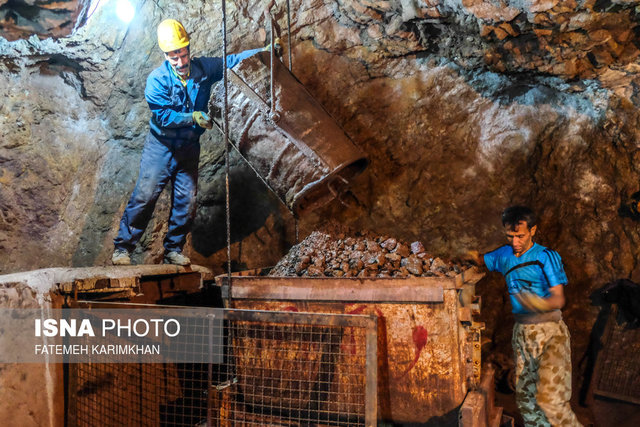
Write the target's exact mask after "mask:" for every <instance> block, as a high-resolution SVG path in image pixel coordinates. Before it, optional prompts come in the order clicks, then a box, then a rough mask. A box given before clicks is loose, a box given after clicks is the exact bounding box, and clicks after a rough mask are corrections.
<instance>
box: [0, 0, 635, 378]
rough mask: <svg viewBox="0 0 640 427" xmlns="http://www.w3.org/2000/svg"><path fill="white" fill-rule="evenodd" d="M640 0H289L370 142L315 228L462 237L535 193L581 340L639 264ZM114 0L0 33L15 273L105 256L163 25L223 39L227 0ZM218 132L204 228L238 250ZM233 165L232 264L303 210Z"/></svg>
mask: <svg viewBox="0 0 640 427" xmlns="http://www.w3.org/2000/svg"><path fill="white" fill-rule="evenodd" d="M280 3H282V4H278V5H277V7H276V8H274V9H273V11H274V14H275V17H276V19H277V22H278V23H279V26H280V27H281V31H282V35H283V42H284V44H285V46H286V41H287V38H286V14H285V9H284V2H280ZM636 3H637V2H634V1H624V0H618V1H595V0H590V1H573V0H571V1H562V2H560V1H557V0H540V1H535V0H531V1H517V2H509V5H508V6H505V5H504V4H502V3H501V2H497V1H491V0H427V1H420V2H419V1H412V0H407V1H400V2H383V1H379V2H378V1H365V0H362V1H348V2H342V1H339V2H331V1H322V0H310V1H293V2H292V3H291V10H292V14H291V18H292V21H291V22H292V27H291V30H292V45H293V72H294V73H295V75H296V76H297V77H298V78H299V79H300V81H301V82H302V83H303V84H304V85H305V86H306V87H307V89H308V90H309V91H310V92H311V93H312V94H313V96H315V97H316V98H317V99H318V100H319V101H320V102H321V103H322V104H323V105H324V106H325V108H326V109H327V110H328V111H329V113H331V114H332V115H333V117H334V118H335V119H336V121H337V122H338V123H339V124H340V125H341V126H342V127H343V128H344V129H345V131H346V132H347V134H349V135H350V136H351V138H352V139H353V140H354V142H355V143H356V144H357V145H358V146H359V147H361V148H362V150H363V151H364V152H366V153H367V154H368V156H369V159H370V162H371V163H370V166H369V168H368V170H367V171H366V172H365V173H364V174H363V175H362V176H360V177H359V178H358V179H357V180H356V182H355V185H354V187H353V190H352V191H353V194H354V195H355V197H356V198H357V200H358V203H357V206H355V207H351V208H349V209H345V208H344V207H343V206H342V205H340V204H339V203H337V202H336V203H332V204H331V205H329V206H327V207H326V208H323V209H321V210H319V211H317V212H314V213H312V214H310V215H308V216H306V217H304V218H302V219H301V220H300V221H299V224H298V225H299V229H300V238H303V237H304V236H305V235H306V234H308V233H309V232H310V231H311V230H313V229H315V227H316V226H317V224H319V223H320V222H322V221H323V220H324V219H326V218H329V217H332V218H337V219H338V220H340V221H341V222H343V223H345V224H348V225H351V226H353V227H355V228H366V229H371V230H374V231H376V232H378V233H381V234H388V235H391V236H395V237H397V238H401V239H406V240H409V241H414V240H420V241H422V242H423V243H424V245H425V247H427V248H428V250H430V251H432V252H434V253H436V254H442V255H446V256H449V257H455V256H458V255H460V254H462V253H464V251H465V250H466V249H470V248H476V249H479V250H489V249H492V248H494V247H496V246H498V245H500V244H502V243H503V236H502V233H501V227H500V224H499V213H500V211H501V210H502V209H503V208H504V207H505V206H507V205H509V204H512V203H525V204H528V205H530V206H532V207H533V208H534V209H535V210H536V211H537V212H538V213H539V215H540V227H539V229H540V231H539V235H538V241H539V242H540V243H542V244H544V245H548V246H550V247H552V248H554V249H555V250H557V251H558V252H559V253H560V254H561V255H562V257H563V260H564V262H565V266H566V268H567V273H568V276H569V278H570V284H569V286H568V287H567V290H566V293H567V296H568V304H567V307H566V309H565V317H566V318H567V319H568V324H569V327H570V329H571V330H572V331H573V332H574V334H573V335H574V337H573V351H574V359H576V358H579V357H581V355H582V354H584V352H585V351H586V347H587V344H588V332H589V330H590V328H591V325H592V323H593V320H594V319H595V316H596V314H597V312H598V307H595V306H593V305H591V304H590V298H589V297H590V295H591V293H592V292H593V291H594V290H595V289H597V288H599V287H601V286H602V285H603V284H605V283H606V282H608V281H610V280H613V279H617V278H622V277H626V278H631V279H632V280H636V281H640V267H639V266H638V263H637V259H638V252H639V249H638V247H639V244H640V235H639V234H638V223H637V220H636V219H634V217H633V215H632V212H631V213H630V212H629V210H628V208H627V206H628V204H629V199H630V197H631V195H632V194H633V193H635V192H636V191H638V190H639V189H640V185H639V183H638V172H639V171H638V160H639V159H640V152H639V150H638V145H637V141H638V131H637V127H638V126H637V124H638V121H639V117H638V113H637V105H638V103H640V100H639V98H638V78H639V72H640V62H639V61H638V55H639V53H640V51H639V50H638V37H637V32H638V26H637V23H638V20H639V19H640V18H639V15H638V10H637V9H636ZM109 4H110V3H107V5H109ZM107 5H105V6H104V7H103V8H101V9H98V10H97V11H96V12H95V13H94V14H93V15H92V16H91V17H89V19H88V20H87V21H86V24H85V25H83V26H81V27H79V28H78V29H77V30H76V31H75V32H73V33H72V34H71V35H69V36H67V37H60V38H42V39H39V38H37V37H35V36H32V37H31V38H28V39H18V40H16V41H6V40H3V39H1V38H0V72H1V73H2V77H3V79H4V81H6V82H7V83H8V84H5V85H2V86H1V87H0V97H2V99H3V102H2V103H1V104H0V112H1V114H0V231H1V232H0V250H1V251H2V254H3V256H2V258H1V259H0V273H10V272H15V271H20V270H28V269H35V268H42V267H52V266H61V265H62V266H69V265H72V266H87V265H101V264H106V263H107V262H108V260H109V257H110V253H111V251H112V243H111V242H112V239H113V237H114V235H115V232H116V231H117V224H118V221H119V219H120V215H121V213H122V211H123V209H124V205H125V204H126V202H127V199H128V197H129V195H130V193H131V191H132V189H133V185H134V183H135V179H136V176H137V173H138V162H139V159H140V153H141V149H142V144H143V140H144V135H145V133H146V131H147V127H148V125H147V122H148V118H149V111H148V108H147V105H146V103H145V102H144V96H143V91H144V85H145V79H146V76H147V74H148V73H149V72H150V71H151V70H152V69H153V68H154V67H156V66H157V65H158V64H159V63H160V62H161V61H162V56H161V53H160V52H159V50H158V49H157V47H156V44H155V43H156V42H155V31H154V30H153V29H154V28H155V26H156V25H157V23H158V22H159V21H160V20H162V19H164V18H167V17H173V18H177V19H179V20H181V21H182V22H183V23H184V24H185V26H186V27H187V29H188V30H189V31H190V32H191V33H192V46H193V51H194V52H193V53H194V54H195V55H196V56H197V55H219V54H220V52H221V40H220V21H221V16H220V10H219V5H218V3H215V2H202V1H194V0H191V1H187V2H169V1H163V0H161V1H159V2H149V1H142V2H138V3H137V4H136V5H137V6H136V7H137V17H136V19H134V21H133V22H132V23H131V24H130V25H129V26H125V25H124V24H121V23H119V22H117V21H116V20H115V18H114V17H113V10H111V9H109V7H108V6H107ZM265 5H266V3H265V2H254V1H244V0H240V1H237V2H234V3H229V4H228V8H229V10H228V13H229V16H228V19H229V24H228V29H229V50H230V51H232V52H237V51H239V50H242V49H245V48H254V47H258V46H262V45H264V44H265V39H266V36H267V34H266V31H265V28H267V25H266V21H265V16H264V9H265ZM70 9H71V8H70ZM201 142H202V147H203V152H202V156H201V173H200V183H199V195H198V214H197V218H196V223H195V225H194V233H193V235H192V237H191V238H190V241H189V244H188V247H187V249H186V250H187V252H188V253H189V254H190V255H191V256H192V259H193V261H194V262H196V263H199V264H203V265H206V266H209V267H211V268H213V269H214V270H216V271H222V270H223V269H224V266H225V260H226V250H224V247H225V244H226V240H225V224H224V167H223V163H222V162H223V148H222V144H221V136H220V135H219V133H218V132H216V131H211V132H208V133H207V134H206V135H205V136H204V137H203V138H202V140H201ZM231 183H232V186H231V200H232V211H231V218H232V236H233V237H232V240H233V246H232V257H233V260H234V262H233V265H234V268H253V267H261V266H265V265H273V264H275V262H276V261H277V260H278V259H279V258H280V257H281V256H282V255H283V254H284V253H285V252H286V251H287V250H288V248H289V247H290V245H291V244H293V243H294V241H295V231H294V220H293V218H292V217H291V216H290V215H289V214H288V212H287V211H286V210H285V209H284V208H283V207H282V206H281V205H280V204H279V202H278V201H277V200H276V198H275V197H273V196H272V195H271V194H269V193H268V192H267V190H266V189H265V187H264V186H263V185H262V183H261V182H260V181H259V180H258V179H257V178H256V177H255V176H254V175H253V172H252V171H251V170H250V168H248V167H247V166H246V165H244V163H243V162H242V160H241V159H239V158H238V157H237V156H235V155H232V163H231ZM168 210H169V199H168V196H167V194H166V193H165V194H164V195H163V196H162V198H161V199H160V201H159V203H158V206H157V207H156V214H155V216H154V219H153V220H152V223H151V224H150V226H149V229H148V230H147V233H146V234H145V236H144V237H143V240H142V242H141V244H140V248H139V249H138V250H137V251H136V253H135V254H134V260H135V261H136V262H139V263H141V262H157V261H158V260H159V259H160V257H161V255H162V236H163V234H164V232H165V231H166V218H167V216H168ZM479 292H481V293H484V310H483V312H484V313H485V314H483V316H486V321H487V335H488V336H490V337H492V338H493V339H494V341H495V343H496V345H497V346H498V348H501V349H502V350H504V351H505V352H506V351H508V350H507V349H508V346H509V330H508V328H506V327H504V325H500V324H499V322H498V319H501V318H504V316H508V312H509V308H508V307H507V305H506V302H505V301H506V300H505V297H504V289H503V285H502V283H501V281H500V278H499V277H495V276H491V275H490V276H489V277H488V279H487V280H486V281H485V282H482V283H481V284H479ZM576 332H577V333H576ZM576 370H577V368H576ZM574 378H575V381H576V382H579V381H580V373H579V372H575V373H574Z"/></svg>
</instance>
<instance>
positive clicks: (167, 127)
mask: <svg viewBox="0 0 640 427" xmlns="http://www.w3.org/2000/svg"><path fill="white" fill-rule="evenodd" d="M261 50H262V49H261V48H259V49H251V50H246V51H244V52H241V53H239V54H231V55H227V68H232V67H234V66H235V65H237V64H238V63H239V62H240V61H242V60H243V59H245V58H248V57H250V56H251V55H254V54H255V53H257V52H260V51H261ZM220 79H222V58H217V57H212V58H209V57H202V58H192V59H191V74H190V75H189V78H188V79H187V86H186V87H185V86H183V85H182V82H180V79H179V78H178V77H177V76H176V75H175V74H174V73H173V70H172V69H171V64H169V61H166V60H165V61H164V62H163V63H162V65H160V66H159V67H158V68H156V69H155V70H153V71H152V72H151V73H150V74H149V77H147V86H146V88H145V90H144V97H145V99H146V100H147V103H148V104H149V108H150V109H151V120H149V126H150V131H151V133H152V134H153V135H154V136H155V137H156V138H158V139H159V140H161V141H165V142H171V141H175V140H198V139H199V138H200V135H202V134H203V133H204V129H203V128H201V127H200V126H198V125H197V124H195V123H194V122H193V118H192V113H193V112H194V111H205V112H206V111H207V110H208V105H207V104H208V103H209V97H210V96H211V87H212V86H213V84H214V83H216V82H217V81H219V80H220Z"/></svg>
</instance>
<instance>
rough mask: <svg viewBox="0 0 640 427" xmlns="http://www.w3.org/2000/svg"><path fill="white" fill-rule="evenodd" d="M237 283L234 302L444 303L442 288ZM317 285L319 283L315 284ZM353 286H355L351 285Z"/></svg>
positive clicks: (383, 284)
mask: <svg viewBox="0 0 640 427" xmlns="http://www.w3.org/2000/svg"><path fill="white" fill-rule="evenodd" d="M265 279H266V280H256V281H251V282H249V281H235V282H234V284H233V288H232V290H231V292H229V293H228V295H229V296H230V297H231V298H233V299H254V300H258V299H259V300H286V301H290V300H302V301H341V302H343V301H344V302H346V301H369V302H373V301H381V302H433V303H441V302H443V301H444V288H443V287H442V286H431V287H417V286H414V285H412V284H405V283H402V282H397V281H395V282H377V283H376V282H372V283H362V282H360V283H358V282H353V281H351V282H349V281H348V280H346V279H344V280H340V279H338V280H335V279H333V280H332V279H327V280H323V281H322V282H320V283H321V285H322V287H316V286H314V283H302V284H299V283H296V282H286V281H284V280H283V281H277V282H276V281H273V280H268V278H265ZM315 283H316V284H317V283H319V282H317V281H316V282H315ZM349 283H353V286H354V287H349V286H348V284H349Z"/></svg>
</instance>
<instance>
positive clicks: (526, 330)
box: [511, 320, 581, 427]
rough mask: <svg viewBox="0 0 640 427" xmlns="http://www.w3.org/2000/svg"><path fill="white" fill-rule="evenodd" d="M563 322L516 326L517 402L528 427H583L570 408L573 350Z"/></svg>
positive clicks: (514, 342) (514, 329) (514, 336)
mask: <svg viewBox="0 0 640 427" xmlns="http://www.w3.org/2000/svg"><path fill="white" fill-rule="evenodd" d="M569 341H570V336H569V330H568V328H567V325H565V323H564V322H563V321H562V320H560V321H557V322H543V323H535V324H522V323H516V324H515V326H514V327H513V336H512V339H511V343H512V345H513V351H514V353H515V362H516V403H517V405H518V409H519V410H520V413H521V414H522V418H524V423H525V425H526V426H527V427H529V426H536V427H538V426H539V427H542V426H545V427H546V426H581V424H580V423H579V422H578V419H577V418H576V416H575V414H574V413H573V411H572V410H571V406H570V405H569V399H570V398H571V347H570V345H569Z"/></svg>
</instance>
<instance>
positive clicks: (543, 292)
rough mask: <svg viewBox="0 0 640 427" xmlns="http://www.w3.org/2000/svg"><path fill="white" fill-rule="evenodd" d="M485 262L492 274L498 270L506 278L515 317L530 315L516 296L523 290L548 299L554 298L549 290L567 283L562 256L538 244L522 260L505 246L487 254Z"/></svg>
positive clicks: (509, 247)
mask: <svg viewBox="0 0 640 427" xmlns="http://www.w3.org/2000/svg"><path fill="white" fill-rule="evenodd" d="M484 263H485V265H486V266H487V268H488V269H489V270H490V271H498V272H500V273H502V275H503V276H504V278H505V280H506V282H507V289H508V290H509V297H510V299H511V307H512V311H513V313H514V314H527V313H529V311H527V310H526V309H525V308H524V307H522V305H520V304H519V303H518V300H516V299H515V298H514V294H516V293H518V292H521V291H523V290H524V291H528V292H531V293H534V294H536V295H538V296H540V297H542V298H547V297H549V296H550V295H551V292H549V288H551V287H553V286H556V285H566V284H567V275H566V273H565V272H564V267H563V265H562V259H560V255H558V253H557V252H555V251H553V250H551V249H547V248H545V247H544V246H541V245H539V244H537V243H534V244H533V246H532V247H531V248H529V250H528V251H526V252H525V253H523V254H522V255H520V256H519V257H516V256H515V255H513V248H512V247H511V246H509V245H505V246H502V247H501V248H498V249H496V250H495V251H493V252H489V253H487V254H485V255H484Z"/></svg>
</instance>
